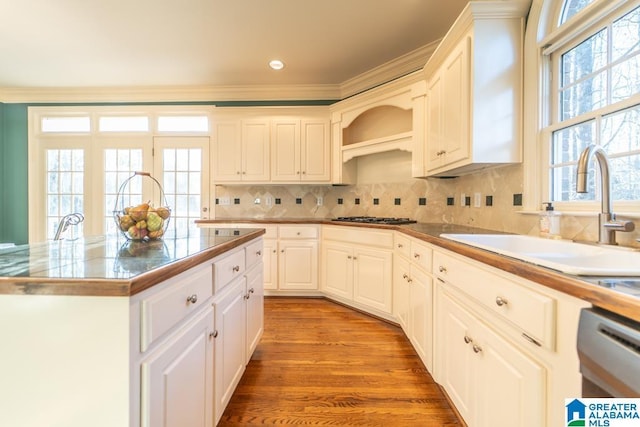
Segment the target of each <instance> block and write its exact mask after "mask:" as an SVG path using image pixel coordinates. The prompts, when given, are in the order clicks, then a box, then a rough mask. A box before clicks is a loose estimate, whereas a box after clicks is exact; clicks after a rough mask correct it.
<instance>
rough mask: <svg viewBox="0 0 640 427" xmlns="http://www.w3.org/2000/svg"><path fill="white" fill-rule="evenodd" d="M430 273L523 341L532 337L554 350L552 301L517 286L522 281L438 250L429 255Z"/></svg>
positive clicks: (528, 289)
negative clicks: (520, 334)
mask: <svg viewBox="0 0 640 427" xmlns="http://www.w3.org/2000/svg"><path fill="white" fill-rule="evenodd" d="M433 271H434V273H435V274H436V275H437V276H438V277H440V278H442V279H444V280H445V281H446V282H447V283H449V284H450V285H452V286H454V287H456V288H458V289H459V290H461V291H462V292H464V293H465V294H467V295H468V296H470V297H471V298H473V299H474V300H476V301H478V302H479V303H480V304H481V305H482V306H484V307H485V308H487V309H489V310H490V311H491V312H493V313H495V314H497V315H499V316H500V317H502V318H504V319H506V320H507V321H509V322H511V323H512V324H514V325H515V326H516V327H518V328H519V329H520V330H521V331H522V332H523V333H524V334H526V335H525V336H524V338H526V339H530V338H532V339H533V340H535V341H537V342H538V343H539V344H540V345H541V346H544V347H547V348H551V349H553V348H554V342H555V341H554V340H555V328H556V324H555V322H556V320H555V316H556V314H555V312H556V301H555V299H554V298H552V297H550V296H547V295H544V294H541V293H538V292H536V291H535V290H533V289H531V288H528V287H526V286H525V285H523V284H521V283H520V282H524V280H523V279H520V278H518V277H516V276H512V275H510V274H508V273H502V272H499V271H495V272H494V271H491V270H489V269H488V268H487V267H480V266H477V265H475V264H474V263H473V262H469V261H467V260H461V259H458V258H457V257H453V256H450V255H449V254H445V253H442V252H440V251H435V252H434V253H433Z"/></svg>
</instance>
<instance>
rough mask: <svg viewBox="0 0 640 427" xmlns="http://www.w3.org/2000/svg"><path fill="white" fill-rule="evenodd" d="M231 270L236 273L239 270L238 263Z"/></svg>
mask: <svg viewBox="0 0 640 427" xmlns="http://www.w3.org/2000/svg"><path fill="white" fill-rule="evenodd" d="M232 270H233V271H235V272H236V273H237V272H238V271H240V266H239V265H234V266H233V268H232Z"/></svg>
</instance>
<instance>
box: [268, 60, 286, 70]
mask: <svg viewBox="0 0 640 427" xmlns="http://www.w3.org/2000/svg"><path fill="white" fill-rule="evenodd" d="M269 67H271V68H272V69H274V70H282V69H283V68H284V62H282V61H280V60H279V59H274V60H272V61H269Z"/></svg>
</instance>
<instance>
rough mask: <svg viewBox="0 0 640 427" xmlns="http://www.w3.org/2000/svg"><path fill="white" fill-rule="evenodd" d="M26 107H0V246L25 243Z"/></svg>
mask: <svg viewBox="0 0 640 427" xmlns="http://www.w3.org/2000/svg"><path fill="white" fill-rule="evenodd" d="M27 129H28V128H27V106H26V105H25V104H1V103H0V216H1V219H0V243H3V242H13V243H18V244H20V243H27V242H28V240H29V228H28V222H29V221H28V214H27V212H28V209H29V205H28V194H27V189H28V185H27V184H28V173H27V172H28V171H27V168H28V165H29V162H28V158H27Z"/></svg>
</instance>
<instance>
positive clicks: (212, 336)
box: [209, 329, 218, 338]
mask: <svg viewBox="0 0 640 427" xmlns="http://www.w3.org/2000/svg"><path fill="white" fill-rule="evenodd" d="M209 338H218V330H217V329H216V330H215V331H213V332H211V333H210V334H209Z"/></svg>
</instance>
